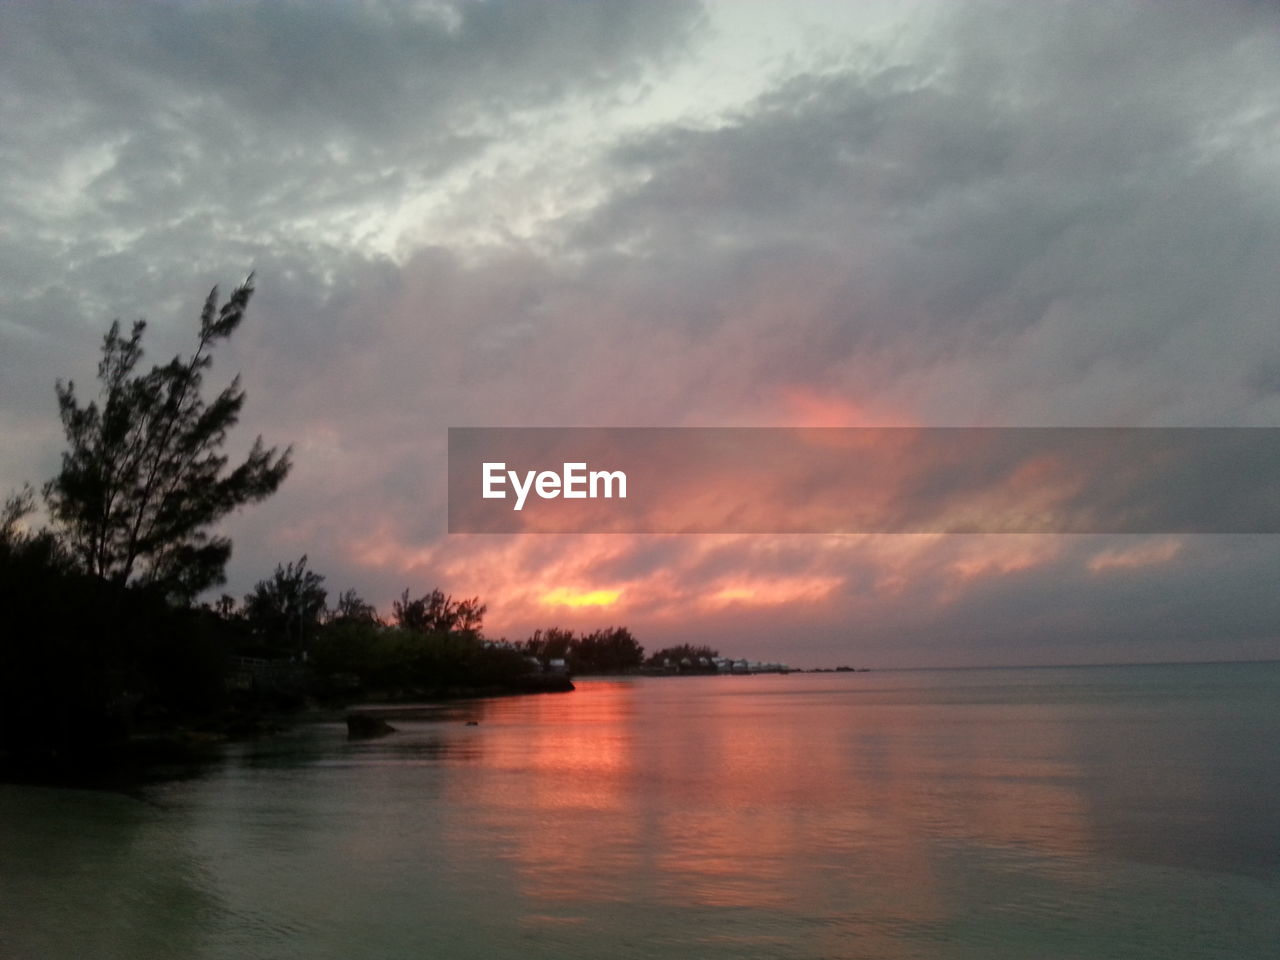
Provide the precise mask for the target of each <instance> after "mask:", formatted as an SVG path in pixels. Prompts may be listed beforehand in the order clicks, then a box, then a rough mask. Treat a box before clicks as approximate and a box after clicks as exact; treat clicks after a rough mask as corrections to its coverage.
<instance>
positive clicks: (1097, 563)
mask: <svg viewBox="0 0 1280 960" xmlns="http://www.w3.org/2000/svg"><path fill="white" fill-rule="evenodd" d="M1181 552H1182V541H1181V540H1173V539H1170V540H1157V541H1155V542H1153V543H1142V544H1139V545H1138V546H1136V547H1130V548H1129V549H1127V550H1123V549H1113V550H1103V551H1102V552H1101V553H1099V554H1096V555H1094V556H1093V557H1092V558H1091V559H1090V560H1089V563H1088V567H1089V571H1090V572H1091V573H1101V572H1102V571H1104V570H1116V569H1120V570H1124V569H1130V568H1133V567H1150V566H1155V565H1156V564H1161V563H1168V562H1169V561H1170V560H1172V559H1173V558H1174V557H1176V556H1177V555H1178V554H1179V553H1181Z"/></svg>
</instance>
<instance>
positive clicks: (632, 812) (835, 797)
mask: <svg viewBox="0 0 1280 960" xmlns="http://www.w3.org/2000/svg"><path fill="white" fill-rule="evenodd" d="M806 683H807V684H809V685H808V686H804V685H803V684H806ZM912 697H913V698H914V702H910V703H908V702H904V701H903V699H902V698H895V696H894V694H893V693H892V691H875V690H861V689H860V688H859V687H858V686H857V681H856V680H853V679H840V678H817V679H815V680H813V681H804V680H799V679H798V678H796V677H790V678H770V677H741V678H732V677H712V678H673V679H665V680H664V679H653V680H639V681H633V682H613V683H606V682H591V681H585V682H580V683H579V689H578V691H577V692H575V693H573V694H569V695H566V696H563V697H540V698H524V699H522V700H520V701H519V702H516V701H511V702H506V703H500V704H496V705H495V706H493V707H492V708H491V712H490V713H489V714H487V715H486V720H485V729H486V731H487V733H486V736H487V738H488V740H489V749H487V750H486V751H485V752H484V754H483V757H482V760H481V763H482V764H483V766H484V767H485V768H486V770H487V775H486V776H484V777H482V778H481V782H482V784H483V786H481V787H480V788H479V789H478V791H477V792H476V793H474V794H473V795H471V796H469V797H468V798H467V802H468V803H470V804H472V805H473V807H474V808H478V809H479V810H480V811H481V813H482V815H483V816H484V817H485V818H486V823H487V824H488V825H490V826H491V827H492V828H493V829H494V831H495V833H496V835H498V836H499V837H501V838H502V843H503V854H502V855H503V856H504V857H505V858H506V859H507V860H508V861H509V862H511V863H512V864H514V866H515V874H516V882H517V884H518V887H519V889H520V892H521V894H522V895H523V896H527V897H529V898H531V899H534V900H538V901H543V902H561V903H564V904H566V905H571V904H572V903H574V902H587V901H595V902H599V901H602V900H603V901H617V902H620V903H621V902H628V901H636V900H644V901H647V902H650V903H657V904H664V903H665V904H671V905H680V906H695V907H703V908H717V909H719V908H752V909H763V910H770V911H779V912H782V913H784V914H785V913H788V912H791V911H792V910H793V908H794V911H795V912H797V913H801V912H803V913H807V914H809V915H811V914H812V913H813V911H814V910H815V909H816V910H817V911H818V912H819V913H821V912H823V911H824V910H826V911H829V913H830V915H831V916H832V917H845V918H847V917H850V916H854V917H864V918H866V924H867V927H866V928H865V929H861V931H860V933H859V936H860V937H864V938H866V939H867V940H870V941H874V940H877V938H878V937H879V936H884V937H885V938H886V942H888V941H889V940H892V939H893V936H892V934H891V933H887V932H885V931H886V929H887V928H885V927H884V924H886V923H890V922H891V923H896V924H906V925H926V926H927V925H931V924H935V923H942V922H945V921H946V919H947V918H948V917H949V916H950V912H949V911H950V910H951V905H950V904H949V903H948V901H947V898H946V896H945V895H944V894H943V892H942V890H943V889H944V886H945V884H944V883H943V881H942V880H941V879H940V877H941V876H945V871H946V870H947V869H948V867H947V863H946V858H947V856H950V855H951V851H954V850H955V849H957V848H965V849H970V848H971V849H973V850H977V851H979V852H980V853H981V855H983V856H992V857H1000V856H1010V855H1012V856H1017V855H1018V854H1019V852H1020V851H1030V852H1033V853H1035V854H1036V856H1037V857H1041V858H1043V857H1045V856H1046V855H1047V857H1048V861H1046V862H1048V863H1052V862H1058V863H1061V862H1064V861H1065V862H1072V861H1073V860H1074V858H1077V857H1083V856H1085V855H1086V854H1088V853H1090V852H1092V851H1093V850H1094V848H1095V843H1094V840H1093V838H1092V835H1091V831H1090V824H1089V820H1088V809H1087V805H1086V803H1085V801H1084V799H1083V795H1082V792H1081V777H1082V776H1083V774H1082V773H1081V770H1080V769H1079V768H1077V767H1076V766H1074V765H1072V764H1070V763H1066V762H1064V761H1063V760H1062V759H1061V758H1063V757H1069V756H1070V755H1071V753H1072V746H1071V744H1070V743H1069V742H1067V741H1065V740H1063V737H1064V736H1066V734H1065V732H1064V731H1065V730H1066V729H1067V727H1066V726H1065V725H1064V724H1062V723H1059V722H1056V721H1055V714H1054V712H1053V710H1052V708H1051V707H1048V706H1045V705H1032V706H1029V707H1026V708H1025V709H1024V708H1010V707H1009V706H1007V705H1005V706H1001V707H1000V708H998V709H997V708H994V707H986V706H984V705H982V704H980V703H978V704H965V705H963V706H962V708H960V709H959V710H957V707H956V705H955V704H954V703H948V702H945V701H939V702H938V703H934V704H931V703H928V702H921V701H920V699H919V697H918V695H916V694H912ZM908 699H910V698H908ZM926 700H927V698H926ZM956 717H961V718H965V722H964V723H957V722H956ZM530 813H532V814H533V815H532V816H530ZM1037 869H1049V867H1047V866H1043V865H1042V866H1041V867H1038V868H1037ZM877 931H879V932H877ZM845 932H846V933H847V932H848V931H845ZM832 955H833V956H836V955H839V951H838V950H835V948H834V947H833V952H832Z"/></svg>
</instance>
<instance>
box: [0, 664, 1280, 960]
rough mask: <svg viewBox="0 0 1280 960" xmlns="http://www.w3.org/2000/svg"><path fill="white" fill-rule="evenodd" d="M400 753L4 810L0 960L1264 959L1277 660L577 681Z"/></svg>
mask: <svg viewBox="0 0 1280 960" xmlns="http://www.w3.org/2000/svg"><path fill="white" fill-rule="evenodd" d="M469 719H474V720H478V721H479V725H477V726H467V725H466V724H465V721H466V720H469ZM397 726H399V727H400V731H401V732H399V733H397V734H395V735H393V736H391V737H388V738H386V739H383V740H378V741H373V742H363V743H350V742H348V741H347V739H346V735H345V729H344V728H343V727H341V726H339V725H337V724H320V725H314V726H309V727H306V728H304V729H299V730H297V731H295V732H293V733H291V734H289V735H286V736H283V737H280V738H277V739H274V740H272V741H270V742H262V743H257V744H251V745H237V746H234V747H231V748H229V749H228V750H227V752H226V754H225V757H224V758H223V760H222V761H221V762H220V763H218V764H215V765H213V766H211V767H209V768H207V769H205V770H204V771H203V772H202V773H201V774H200V775H199V776H197V777H195V778H190V779H186V780H181V781H172V782H168V783H163V784H160V785H156V786H152V787H148V788H147V789H146V790H145V791H144V796H143V798H141V799H138V798H130V797H124V796H119V795H112V794H107V793H95V792H90V791H63V790H46V789H33V788H23V787H0V956H3V957H5V958H32V960H45V958H61V957H76V958H80V957H101V958H116V957H119V958H129V960H138V958H150V957H199V958H236V960H241V958H256V957H263V958H266V957H272V958H275V957H279V958H293V957H297V958H343V960H348V958H353V957H369V958H415V960H416V958H423V957H432V958H453V957H475V958H493V957H521V958H523V957H557V958H588V957H590V958H595V957H602V956H610V957H622V958H626V957H691V958H715V957H734V958H738V957H743V958H755V957H770V958H785V957H803V958H902V957H910V958H952V957H965V958H968V957H973V958H983V960H991V958H1004V957H1009V958H1020V960H1021V958H1035V960H1042V958H1067V957H1070V958H1082V960H1083V958H1088V960H1097V958H1107V957H1115V958H1125V960H1132V958H1142V957H1152V958H1161V960H1170V958H1180V957H1197V958H1199V957H1221V958H1232V960H1240V958H1251V957H1259V958H1261V957H1266V958H1274V957H1276V956H1277V955H1280V953H1278V950H1280V664H1239V665H1218V666H1177V667H1124V668H1085V669H1074V668H1073V669H1044V670H982V671H978V670H969V671H938V672H914V671H912V672H891V673H871V674H855V675H843V674H842V675H792V676H789V677H740V678H734V677H709V678H696V679H694V678H688V679H681V678H672V679H665V680H663V679H659V680H633V681H620V682H605V681H597V682H591V681H583V682H581V683H580V684H579V689H578V691H577V692H576V693H572V694H562V695H544V696H541V697H525V698H513V699H504V700H493V701H483V702H476V703H471V704H467V705H465V706H454V707H453V708H451V709H449V710H448V711H442V713H441V715H440V717H439V718H438V719H437V720H434V721H420V722H398V723H397Z"/></svg>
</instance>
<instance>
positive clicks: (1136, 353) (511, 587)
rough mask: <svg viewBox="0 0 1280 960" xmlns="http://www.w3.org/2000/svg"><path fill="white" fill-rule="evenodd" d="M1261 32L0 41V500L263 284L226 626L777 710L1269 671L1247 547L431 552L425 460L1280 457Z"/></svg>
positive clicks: (1177, 8) (919, 21)
mask: <svg viewBox="0 0 1280 960" xmlns="http://www.w3.org/2000/svg"><path fill="white" fill-rule="evenodd" d="M1278 263H1280V8H1277V7H1275V5H1274V4H1271V3H1267V2H1228V0H1222V2H1215V3H1212V4H1209V3H1203V2H1198V0H1197V2H1180V0H1161V2H1158V3H1157V2H1154V0H1152V2H1138V0H1127V2H1107V0H1097V2H1088V3H1067V2H1052V3H1051V2H1048V0H1043V2H1033V3H1027V2H1017V3H1015V2H1005V3H985V2H964V3H961V2H956V3H943V2H941V0H935V2H916V3H871V2H860V3H852V2H849V3H840V2H834V0H832V2H807V3H805V2H800V3H786V4H782V3H765V2H751V0H732V2H724V3H692V2H683V0H592V2H538V3H532V2H508V3H498V2H482V0H460V2H425V3H389V2H378V0H363V2H359V0H351V2H314V3H305V4H304V3H290V2H276V0H263V2H252V0H227V2H219V3H209V2H168V3H164V2H158V0H157V2H145V3H144V2H136V3H111V2H103V3H94V4H80V3H62V2H56V0H55V2H40V3H36V2H33V0H30V2H21V0H19V2H15V0H3V2H0V437H2V438H3V445H2V446H0V490H5V491H7V490H11V489H14V488H17V487H18V486H20V485H21V484H22V483H23V482H25V481H30V482H32V483H34V484H36V485H39V484H41V483H43V482H44V481H45V480H47V479H48V478H50V477H51V476H53V475H54V474H55V473H56V472H57V469H58V464H59V457H60V454H61V451H62V449H63V437H62V433H61V427H60V424H59V421H58V415H57V403H56V397H55V393H54V383H55V381H56V380H57V379H59V378H62V379H72V380H74V381H75V382H76V383H77V385H78V388H79V390H80V392H81V394H82V395H84V394H92V392H93V385H94V374H95V368H96V362H97V354H98V350H99V347H100V344H101V338H102V335H103V333H104V332H105V330H106V328H107V327H108V326H109V324H110V322H111V321H112V320H113V319H115V318H121V319H122V320H123V321H125V322H129V321H131V320H133V319H136V318H139V317H144V318H146V319H147V321H148V324H149V327H148V331H147V338H146V341H145V342H144V345H145V346H146V348H147V350H148V358H149V360H151V361H155V362H163V361H165V360H167V359H168V358H170V357H171V356H173V355H174V354H176V353H187V352H188V351H189V350H190V348H191V346H192V345H193V343H194V340H195V331H196V323H197V318H198V313H199V308H200V306H201V304H202V303H203V300H204V297H205V295H206V294H207V293H208V291H209V289H210V288H211V287H212V286H214V285H215V284H216V285H219V286H220V287H221V289H222V290H223V291H224V292H226V293H229V292H230V290H231V289H232V288H233V287H234V286H235V285H236V284H237V283H238V282H240V281H241V280H242V279H243V278H244V277H245V276H246V275H247V274H248V273H249V272H250V270H253V271H256V284H257V292H256V293H255V295H254V297H253V301H252V303H251V305H250V309H249V315H248V319H247V320H246V321H245V323H244V325H243V327H242V328H241V329H240V330H239V331H238V332H237V333H236V335H235V337H234V338H233V339H232V341H231V342H230V343H228V344H226V345H225V348H224V349H222V350H221V351H220V352H219V354H218V355H217V356H216V358H215V362H214V366H213V368H212V371H211V372H210V374H209V375H208V377H207V379H206V382H207V384H208V386H209V387H211V388H212V387H220V386H221V385H222V384H223V383H225V382H227V381H229V380H230V379H231V377H232V376H234V375H235V374H236V373H239V374H240V375H241V377H242V382H243V386H244V388H245V390H246V392H247V395H248V399H247V403H246V405H245V409H244V411H243V415H242V419H241V424H240V426H239V427H238V428H237V432H236V433H235V435H234V437H233V438H232V441H231V444H230V446H231V448H232V449H233V450H237V451H241V452H243V451H245V450H247V449H248V446H249V445H250V444H251V443H252V440H253V438H254V437H255V436H256V435H259V434H260V435H261V436H262V437H263V439H264V440H265V441H266V442H267V443H268V444H269V445H278V446H284V445H289V444H292V446H293V460H294V469H293V472H292V474H291V475H290V476H289V478H288V479H287V480H286V481H285V484H284V485H283V486H282V488H281V489H280V491H279V492H278V493H277V494H276V495H275V496H274V497H273V498H272V499H270V500H268V501H266V502H264V503H262V504H258V505H255V506H250V507H246V508H245V509H244V510H243V511H241V512H239V513H238V514H236V515H235V516H234V517H232V518H230V519H229V520H228V521H226V522H225V524H224V527H223V529H224V532H225V533H226V534H227V535H229V536H230V537H231V538H232V540H233V542H234V545H235V546H234V553H233V556H232V559H231V562H230V564H229V565H228V569H227V577H228V580H227V584H226V585H225V586H224V588H222V589H224V590H225V591H226V592H228V593H231V594H232V595H233V596H242V595H243V594H244V593H245V592H247V591H248V590H249V589H250V588H251V587H252V585H253V584H254V582H255V581H256V580H258V579H259V578H262V577H265V576H267V575H269V574H270V572H271V571H272V569H274V567H275V565H276V564H277V563H282V562H285V561H288V560H295V559H297V558H298V557H299V556H300V555H302V554H306V555H307V556H308V558H309V565H310V566H311V568H312V569H315V570H317V571H319V572H320V573H322V574H324V575H325V577H326V581H325V583H326V586H328V587H329V588H330V591H331V596H333V597H336V594H337V592H338V591H340V590H343V589H346V588H347V587H355V588H356V589H357V590H359V591H360V592H361V593H362V594H363V595H364V596H365V597H366V598H368V599H369V600H371V601H372V602H374V603H375V604H376V605H377V606H378V607H379V608H380V609H381V610H382V611H383V612H388V611H389V608H390V602H391V600H392V598H394V597H397V596H399V595H400V593H401V591H402V590H404V589H405V588H408V589H409V590H410V591H411V593H413V594H415V595H417V594H420V593H425V592H427V591H428V590H430V589H432V588H434V587H440V588H442V589H444V590H446V591H447V592H451V593H453V594H454V595H457V596H473V595H479V596H481V597H482V598H484V599H485V600H486V601H487V603H488V616H487V618H486V630H487V632H488V633H489V634H490V635H492V636H495V637H497V636H506V637H508V638H510V639H517V638H521V637H523V636H526V635H527V634H528V633H529V632H531V631H532V630H533V629H535V628H537V627H547V626H552V625H560V626H566V627H571V628H575V629H593V628H595V627H600V626H607V625H613V624H626V625H628V626H629V627H630V628H631V629H632V631H633V632H634V633H635V634H636V636H637V638H638V639H639V640H640V642H641V643H643V644H644V645H645V646H646V647H647V648H648V649H650V650H654V649H657V648H659V647H661V646H665V645H668V644H673V643H682V642H689V643H707V644H710V645H712V646H715V647H717V648H718V649H720V650H721V651H722V652H723V653H726V654H731V655H736V656H743V657H748V658H752V659H765V660H781V661H785V662H788V663H791V664H792V665H794V666H835V665H839V664H849V665H854V666H869V667H893V666H974V665H990V664H1048V663H1103V662H1133V661H1162V660H1213V659H1251V658H1268V657H1280V590H1277V589H1276V582H1277V575H1278V574H1280V537H1277V536H1276V535H1264V534H1233V535H1174V534H1167V535H1166V534H1146V535H1074V534H1072V535H1067V534H993V535H944V534H918V535H914V534H913V535H905V534H876V535H864V536H841V535H822V534H807V535H785V536H784V535H746V534H739V535H735V534H717V535H669V536H659V535H623V534H572V535H556V534H522V535H490V534H474V535H461V534H455V535H449V534H447V533H446V508H447V500H446V493H447V482H446V480H447V477H446V470H447V463H446V442H447V430H448V428H449V427H464V426H465V427H482V426H504V427H510V426H556V427H582V426H611V427H612V426H620V427H630V426H645V427H685V426H698V427H721V426H735V427H740V426H770V427H778V426H799V427H810V426H961V427H970V426H974V427H1009V426H1021V427H1059V426H1083V427H1276V426H1280V270H1278V269H1277V264H1278Z"/></svg>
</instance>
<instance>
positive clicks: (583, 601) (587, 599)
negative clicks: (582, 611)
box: [541, 587, 622, 607]
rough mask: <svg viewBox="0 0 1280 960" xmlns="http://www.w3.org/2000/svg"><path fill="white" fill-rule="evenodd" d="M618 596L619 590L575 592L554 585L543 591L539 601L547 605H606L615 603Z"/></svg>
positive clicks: (620, 593)
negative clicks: (552, 588) (550, 588)
mask: <svg viewBox="0 0 1280 960" xmlns="http://www.w3.org/2000/svg"><path fill="white" fill-rule="evenodd" d="M620 596H622V591H621V590H587V591H585V592H577V591H574V590H570V589H568V588H567V587H556V589H554V590H551V591H549V592H548V593H544V594H543V595H542V597H541V602H542V604H543V606H547V607H607V606H610V605H612V604H614V603H616V602H617V600H618V598H619V597H620Z"/></svg>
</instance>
